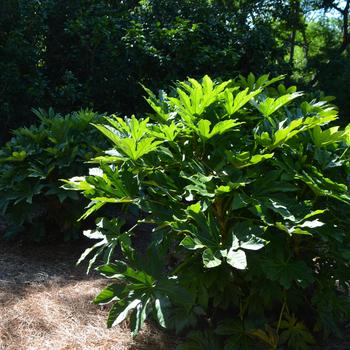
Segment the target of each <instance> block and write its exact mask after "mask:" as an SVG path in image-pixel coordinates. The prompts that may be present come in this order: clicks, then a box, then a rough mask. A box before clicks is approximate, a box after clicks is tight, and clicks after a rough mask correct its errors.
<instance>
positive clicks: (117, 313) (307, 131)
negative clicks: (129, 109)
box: [64, 75, 350, 350]
mask: <svg viewBox="0 0 350 350" xmlns="http://www.w3.org/2000/svg"><path fill="white" fill-rule="evenodd" d="M280 79H281V77H279V78H275V79H272V80H269V79H268V76H266V75H265V76H262V77H260V78H259V79H255V77H254V76H253V75H250V76H249V77H248V79H244V78H242V77H241V78H240V79H237V80H233V81H225V82H222V83H215V82H213V81H212V80H211V79H210V78H209V77H207V76H206V77H204V78H203V81H202V82H198V81H196V80H193V79H189V80H188V81H186V82H180V83H178V85H177V89H176V91H175V93H174V94H173V96H168V95H166V94H165V93H162V95H161V97H160V98H156V96H155V95H154V94H152V92H150V91H148V93H149V97H148V98H147V101H148V102H149V104H150V106H151V107H152V108H153V110H154V112H153V114H151V115H149V118H146V119H139V120H137V119H136V118H135V117H132V118H131V119H126V120H123V119H121V118H118V117H113V116H112V117H108V118H106V125H102V124H96V125H95V127H96V128H97V129H99V130H100V131H101V132H102V133H103V134H104V135H105V136H106V137H107V138H108V139H109V140H110V141H111V142H112V149H111V150H109V151H107V152H106V154H105V155H104V156H102V157H98V158H97V159H96V160H95V161H96V162H99V163H100V166H99V167H98V168H94V169H93V170H91V172H90V176H85V177H79V178H73V179H71V180H70V181H66V184H65V186H64V187H65V188H66V189H70V190H77V191H81V192H83V193H84V195H85V197H87V198H89V199H90V200H91V202H90V206H89V209H88V211H87V212H86V214H85V216H88V215H90V214H91V213H93V212H94V211H96V210H98V209H99V208H101V207H102V206H104V205H105V204H106V203H115V204H116V205H119V206H121V207H125V208H129V209H130V210H133V209H134V208H138V210H139V216H138V223H137V224H136V225H135V226H133V227H131V228H130V225H129V226H125V225H124V224H123V222H122V221H121V220H120V219H118V218H117V219H113V220H108V219H106V218H102V219H100V220H99V221H98V225H97V228H96V230H95V231H87V232H85V234H86V235H87V236H88V237H90V238H92V239H97V240H98V242H97V243H96V245H94V246H93V247H92V248H90V249H89V250H87V251H86V252H85V253H84V254H83V256H82V259H84V258H86V257H87V256H88V255H89V254H91V256H92V258H91V260H90V267H91V265H92V264H93V263H94V262H95V261H96V258H97V257H98V255H100V254H102V253H104V258H105V264H103V265H101V266H99V267H97V270H98V271H99V272H100V273H101V274H102V275H104V276H106V277H107V278H109V279H111V281H112V284H111V285H110V286H108V287H107V288H106V289H104V290H103V291H102V292H101V293H100V294H99V295H98V296H97V297H96V299H95V302H96V303H98V304H106V303H112V304H113V306H112V307H111V310H110V313H109V317H108V326H109V327H111V326H113V325H116V324H119V323H120V322H122V321H123V320H125V319H126V318H130V327H131V329H132V332H133V334H137V333H138V332H139V330H140V328H141V327H142V325H143V324H144V322H145V320H146V318H147V317H152V318H153V319H154V320H156V321H157V322H158V324H159V325H160V326H161V327H164V328H167V329H175V330H176V331H177V332H180V333H182V334H183V333H187V335H188V342H187V343H186V344H183V345H182V346H180V349H182V350H184V349H191V350H194V349H201V350H202V349H211V350H212V349H225V350H231V349H240V350H243V349H260V348H261V349H282V348H288V349H295V350H298V349H306V348H308V347H309V345H311V344H313V343H314V342H315V338H314V337H315V335H320V334H322V333H323V334H325V335H327V334H329V333H331V332H339V328H338V327H339V325H341V323H342V322H343V321H345V320H348V319H349V316H350V314H349V311H350V309H349V306H350V305H349V298H348V297H347V295H346V292H347V291H348V284H347V281H348V280H349V278H350V269H349V259H350V240H349V224H350V222H349V213H350V211H349V209H350V208H349V204H350V195H349V190H348V184H349V145H350V127H349V126H348V127H347V128H346V129H345V130H342V129H340V128H338V127H337V126H328V124H329V123H331V122H333V121H335V120H336V119H337V110H336V109H335V108H334V107H332V106H331V105H329V104H328V103H327V102H322V101H321V102H317V101H311V102H306V101H304V102H298V101H299V100H300V97H301V96H302V93H300V92H297V91H296V88H295V87H290V88H288V89H287V88H286V87H285V86H284V85H282V84H280V85H279V86H278V87H277V88H272V87H271V84H273V83H275V82H277V81H278V80H280ZM145 224H150V225H151V226H150V228H152V235H151V238H149V241H148V245H147V249H142V247H141V248H138V249H135V243H137V239H139V238H138V236H140V235H141V234H142V235H144V233H142V232H140V231H139V230H138V225H145ZM115 248H118V249H120V251H121V252H122V255H123V260H115V258H114V255H113V250H114V249H115Z"/></svg>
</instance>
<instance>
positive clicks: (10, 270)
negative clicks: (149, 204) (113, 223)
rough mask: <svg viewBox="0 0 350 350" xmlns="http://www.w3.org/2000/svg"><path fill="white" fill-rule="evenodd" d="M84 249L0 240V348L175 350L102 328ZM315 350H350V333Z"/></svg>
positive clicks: (163, 341) (150, 332) (163, 340)
mask: <svg viewBox="0 0 350 350" xmlns="http://www.w3.org/2000/svg"><path fill="white" fill-rule="evenodd" d="M84 248H85V247H84V246H81V247H80V246H79V247H77V246H76V244H60V245H57V246H52V245H50V246H41V247H38V246H28V245H24V244H16V245H9V244H4V243H3V242H0V350H107V349H108V350H165V349H166V350H173V349H175V347H176V344H175V340H174V338H173V337H171V336H170V335H168V334H164V333H162V332H161V331H159V330H158V329H156V327H154V326H152V325H147V326H146V328H145V329H144V330H143V331H142V333H141V334H140V335H139V336H138V337H137V338H136V339H132V337H131V336H130V332H129V330H128V329H127V327H126V326H121V327H116V328H113V329H106V316H107V311H108V310H107V309H106V308H101V307H99V306H96V305H93V304H91V299H92V298H93V297H94V296H95V295H96V294H97V293H98V291H99V290H100V289H101V288H103V286H105V285H106V280H105V279H102V278H100V277H99V276H97V275H91V276H87V275H86V273H85V267H84V266H80V267H76V266H75V262H76V261H77V259H78V257H79V254H80V253H81V252H82V251H83V250H84ZM252 350H254V349H252ZM314 350H350V329H349V330H344V338H343V339H341V340H339V339H331V340H330V341H328V344H325V345H323V346H321V347H317V348H315V349H314Z"/></svg>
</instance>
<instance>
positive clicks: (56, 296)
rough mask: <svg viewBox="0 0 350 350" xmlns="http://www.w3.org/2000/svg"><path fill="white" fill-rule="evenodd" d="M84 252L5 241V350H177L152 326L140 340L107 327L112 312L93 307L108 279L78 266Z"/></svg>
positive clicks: (0, 347)
mask: <svg viewBox="0 0 350 350" xmlns="http://www.w3.org/2000/svg"><path fill="white" fill-rule="evenodd" d="M83 249H84V247H78V248H77V247H76V246H74V245H72V244H61V245H58V246H52V245H51V246H46V247H45V246H42V247H35V246H28V245H24V244H16V245H9V244H4V243H3V242H0V350H107V349H108V350H162V349H166V350H171V349H174V348H175V342H174V341H173V339H172V338H171V337H169V336H168V335H165V334H164V333H162V332H160V331H159V330H158V329H156V328H155V327H154V326H152V325H147V326H146V328H145V330H143V331H142V333H141V334H140V335H139V336H138V337H137V338H136V339H132V337H131V336H130V332H129V330H128V329H127V327H126V326H125V325H122V326H120V327H115V328H113V329H106V316H107V312H108V310H107V309H106V308H104V309H103V308H101V307H98V306H96V305H93V304H91V299H92V298H93V297H94V296H95V295H96V294H97V293H98V291H99V290H100V289H101V288H102V287H103V286H105V285H106V280H105V279H102V278H100V277H98V276H96V275H92V276H86V274H85V270H84V267H80V268H79V267H78V268H76V267H75V262H76V261H77V258H78V257H79V254H80V253H81V252H82V251H83Z"/></svg>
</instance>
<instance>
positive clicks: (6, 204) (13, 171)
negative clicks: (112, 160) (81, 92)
mask: <svg viewBox="0 0 350 350" xmlns="http://www.w3.org/2000/svg"><path fill="white" fill-rule="evenodd" d="M36 115H37V117H38V118H39V120H40V123H39V124H38V125H32V126H30V127H28V128H20V129H16V130H15V131H14V132H13V137H12V139H11V140H10V141H9V142H8V143H7V144H6V145H4V146H3V147H2V148H1V149H0V166H1V173H0V212H1V214H2V215H4V217H5V219H6V221H7V223H8V228H7V230H6V232H5V238H12V237H13V236H15V235H16V234H18V233H23V234H25V237H26V238H30V239H33V240H41V239H43V238H44V237H45V236H51V237H53V236H56V237H58V236H57V235H61V239H63V236H62V235H64V237H65V238H66V239H67V238H71V237H72V236H73V235H76V234H77V233H78V232H79V225H78V224H77V223H76V221H77V218H78V217H79V216H78V215H79V213H81V211H82V210H83V208H84V203H85V202H84V201H82V199H81V198H79V197H78V196H77V195H76V194H74V193H69V192H67V191H64V190H63V189H61V188H60V186H61V183H60V182H59V179H60V178H62V177H66V176H67V175H68V176H72V175H74V174H83V173H84V172H85V171H86V169H87V166H86V165H85V164H84V162H86V161H87V160H89V159H90V158H91V157H93V156H94V155H96V154H97V152H98V150H99V149H100V147H103V145H105V142H104V141H103V139H102V137H101V136H100V134H99V133H97V132H96V131H95V130H93V129H91V127H90V123H91V122H97V121H98V120H99V118H100V117H99V116H98V115H97V114H96V113H94V112H92V111H89V110H82V111H80V112H77V113H72V114H70V115H66V116H64V117H62V116H61V115H59V114H55V113H54V111H53V110H52V109H51V110H49V112H48V113H45V112H44V111H42V110H38V111H36ZM85 204H86V203H85Z"/></svg>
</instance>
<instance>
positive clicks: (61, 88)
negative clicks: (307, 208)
mask: <svg viewBox="0 0 350 350" xmlns="http://www.w3.org/2000/svg"><path fill="white" fill-rule="evenodd" d="M348 3H349V2H348V1H345V2H339V3H338V2H337V1H333V0H332V1H322V0H304V1H302V0H249V1H246V0H239V1H238V0H229V1H227V0H225V1H223V0H212V1H209V0H181V1H180V0H179V1H177V0H174V1H166V0H140V1H136V0H125V1H115V0H87V1H81V0H59V1H58V0H3V1H1V4H0V120H1V123H2V126H3V128H2V130H1V138H2V141H4V140H5V139H8V137H9V135H10V133H9V130H10V129H12V128H14V127H17V126H23V125H28V124H29V123H31V122H33V121H34V119H33V116H32V114H31V113H30V109H31V108H33V107H34V108H38V107H43V108H48V107H50V106H52V107H54V108H55V110H57V111H59V112H61V113H68V112H70V111H72V110H78V109H80V108H86V107H93V108H94V109H95V110H99V111H101V112H109V113H115V112H120V113H126V114H130V113H131V112H142V111H144V110H145V108H146V105H145V103H144V101H143V99H142V97H141V96H142V90H141V87H140V85H139V83H142V84H144V85H146V86H148V87H150V88H152V89H159V88H163V87H165V86H168V85H169V83H170V82H172V81H174V80H176V79H180V80H181V79H184V78H186V77H187V76H194V77H201V76H203V75H204V74H211V75H215V76H221V77H222V78H230V77H232V76H235V75H236V74H237V73H243V74H247V73H249V72H254V73H256V74H259V73H262V72H266V71H269V72H271V73H273V74H279V73H287V74H288V77H289V79H290V80H296V81H298V83H299V84H300V85H301V86H303V87H307V89H308V90H310V89H312V90H313V91H314V90H318V89H321V90H324V91H325V92H326V93H327V94H332V95H336V96H337V97H338V102H337V103H338V104H339V105H340V106H341V107H342V113H343V114H344V115H347V114H348V112H349V111H350V106H349V102H348V99H347V98H346V96H347V95H348V84H346V82H347V80H348V73H347V72H348V71H349V59H348V53H347V52H348V51H347V49H348V44H349V40H348V34H347V25H348V23H347V21H348V16H347V14H348V11H349V6H348ZM317 9H320V11H319V12H317V13H316V12H315V10H317ZM324 10H325V11H327V13H329V14H332V15H331V16H328V17H326V16H325V15H324V12H323V11H324ZM315 13H316V14H315ZM19 101H20V103H19ZM0 141H1V140H0Z"/></svg>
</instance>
